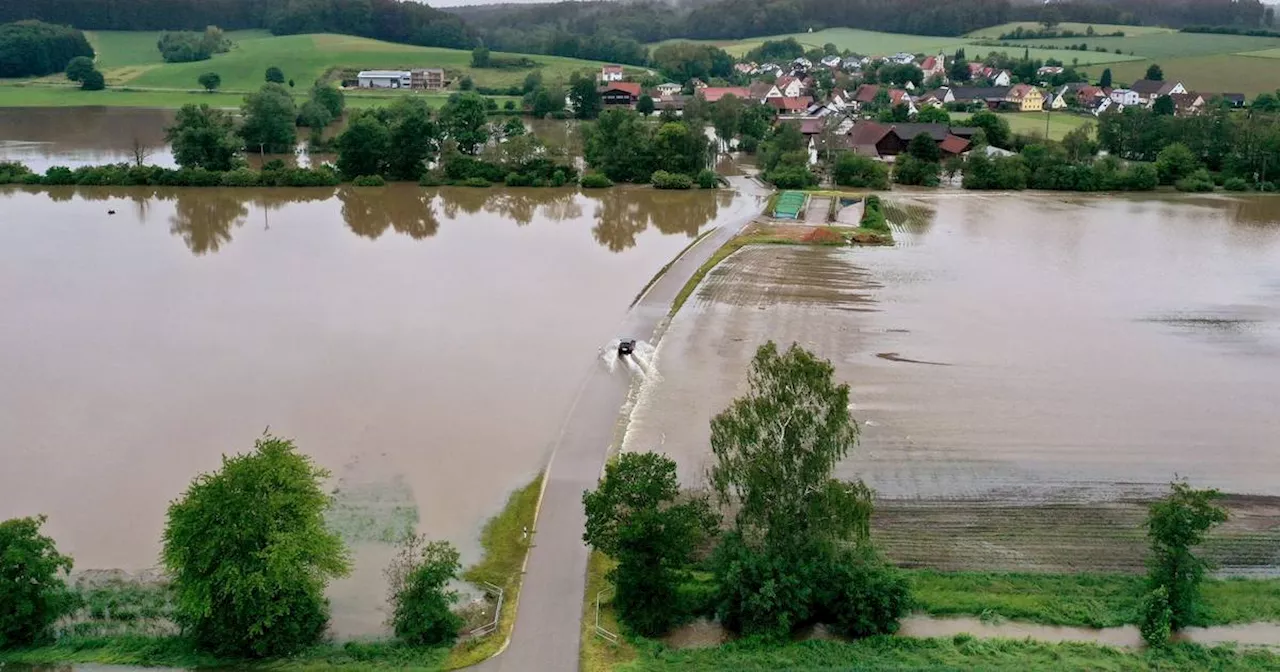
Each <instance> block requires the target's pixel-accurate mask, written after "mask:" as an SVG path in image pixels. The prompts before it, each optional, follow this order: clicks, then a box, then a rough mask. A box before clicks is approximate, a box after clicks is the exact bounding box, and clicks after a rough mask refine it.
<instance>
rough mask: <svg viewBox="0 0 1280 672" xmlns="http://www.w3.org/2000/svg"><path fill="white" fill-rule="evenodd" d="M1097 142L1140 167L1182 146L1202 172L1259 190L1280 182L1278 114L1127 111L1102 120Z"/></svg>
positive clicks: (1279, 115)
mask: <svg viewBox="0 0 1280 672" xmlns="http://www.w3.org/2000/svg"><path fill="white" fill-rule="evenodd" d="M1268 98H1269V99H1270V97H1268ZM1098 141H1099V143H1101V145H1102V148H1103V149H1106V150H1107V151H1108V152H1110V153H1111V154H1114V155H1116V156H1119V157H1121V158H1125V159H1133V160H1136V161H1155V160H1157V159H1158V158H1159V156H1160V153H1161V152H1162V151H1164V149H1165V148H1166V147H1168V146H1169V145H1172V144H1180V145H1183V146H1185V147H1186V148H1187V149H1189V150H1190V152H1191V155H1192V156H1193V157H1194V159H1195V160H1196V161H1197V162H1198V163H1199V164H1200V165H1201V166H1203V167H1204V168H1206V169H1208V170H1210V171H1213V172H1215V173H1222V174H1223V175H1224V176H1226V177H1238V178H1241V179H1245V180H1246V181H1247V182H1249V183H1255V182H1256V183H1259V184H1264V183H1268V182H1270V183H1275V182H1276V181H1277V180H1278V178H1280V114H1276V113H1274V112H1262V111H1260V110H1257V109H1255V110H1251V111H1250V113H1249V114H1247V115H1238V114H1232V113H1231V112H1230V110H1228V109H1225V108H1222V107H1213V108H1212V109H1209V110H1206V111H1205V113H1203V114H1199V115H1195V116H1187V117H1175V116H1169V115H1163V114H1158V113H1156V112H1155V111H1154V110H1148V109H1145V108H1137V107H1128V108H1125V110H1124V111H1123V112H1121V113H1118V114H1104V115H1102V116H1101V117H1100V118H1099V119H1098ZM1263 188H1266V187H1263ZM1272 188H1274V187H1272Z"/></svg>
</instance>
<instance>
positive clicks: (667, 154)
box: [653, 122, 709, 177]
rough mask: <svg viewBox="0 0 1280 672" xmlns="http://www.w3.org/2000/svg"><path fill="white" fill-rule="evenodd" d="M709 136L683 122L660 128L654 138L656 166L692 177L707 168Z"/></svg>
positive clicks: (668, 124)
mask: <svg viewBox="0 0 1280 672" xmlns="http://www.w3.org/2000/svg"><path fill="white" fill-rule="evenodd" d="M708 144H709V143H708V142H707V136H706V135H703V134H702V133H700V132H698V131H695V130H692V129H690V128H689V126H688V125H687V124H684V123H681V122H674V123H666V124H663V125H661V126H659V127H658V132H657V133H655V134H654V136H653V151H654V162H655V166H656V167H659V168H662V169H663V170H666V171H667V172H670V173H680V174H683V175H688V176H690V177H692V176H694V175H697V174H698V171H700V170H702V169H703V168H706V167H707V147H708Z"/></svg>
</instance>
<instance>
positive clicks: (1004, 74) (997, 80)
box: [991, 70, 1013, 86]
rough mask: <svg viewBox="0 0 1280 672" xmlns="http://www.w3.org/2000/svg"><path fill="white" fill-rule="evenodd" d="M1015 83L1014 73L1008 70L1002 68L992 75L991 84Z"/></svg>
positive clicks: (1004, 84)
mask: <svg viewBox="0 0 1280 672" xmlns="http://www.w3.org/2000/svg"><path fill="white" fill-rule="evenodd" d="M1012 83H1013V75H1011V74H1009V71H1008V70H1001V71H1000V72H997V73H995V74H994V75H992V76H991V86H1009V85H1010V84H1012Z"/></svg>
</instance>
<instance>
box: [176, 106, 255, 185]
mask: <svg viewBox="0 0 1280 672" xmlns="http://www.w3.org/2000/svg"><path fill="white" fill-rule="evenodd" d="M165 140H167V141H168V142H169V144H170V145H171V146H172V147H173V158H174V160H175V161H177V162H178V165H179V166H182V167H183V168H205V169H207V170H231V169H233V168H235V167H236V166H238V165H239V164H240V157H239V151H240V146H241V143H240V142H239V141H238V140H237V139H236V137H235V126H234V124H233V123H232V121H231V116H230V115H229V114H227V113H226V112H224V111H222V110H219V109H215V108H212V107H209V106H208V105H183V106H182V109H180V110H178V114H177V116H176V117H175V118H174V122H173V126H170V127H169V128H167V129H165Z"/></svg>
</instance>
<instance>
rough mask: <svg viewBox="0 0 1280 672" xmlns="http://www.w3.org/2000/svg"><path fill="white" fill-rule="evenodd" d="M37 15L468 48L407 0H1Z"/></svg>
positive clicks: (459, 26)
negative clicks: (338, 36) (217, 27)
mask: <svg viewBox="0 0 1280 672" xmlns="http://www.w3.org/2000/svg"><path fill="white" fill-rule="evenodd" d="M22 19H39V20H41V21H48V22H50V23H57V24H65V25H70V26H75V27H76V28H80V29H83V30H204V28H205V27H206V26H211V25H216V26H221V27H222V28H223V29H225V30H245V29H266V30H269V31H271V32H272V33H273V34H276V35H293V34H298V33H326V32H327V33H343V34H347V35H359V36H362V37H371V38H375V39H379V40H388V41H391V42H402V43H406V44H418V45H423V46H434V47H452V48H459V49H470V48H471V47H472V46H474V45H475V41H476V40H475V35H474V33H473V32H472V31H471V30H469V29H468V28H467V26H466V24H464V23H463V22H462V20H461V19H459V18H458V17H457V16H454V15H452V14H448V13H445V12H442V11H439V10H436V9H432V8H431V7H429V6H427V5H425V4H422V3H418V2H413V1H412V0H41V1H40V2H7V3H0V21H18V20H22Z"/></svg>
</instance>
